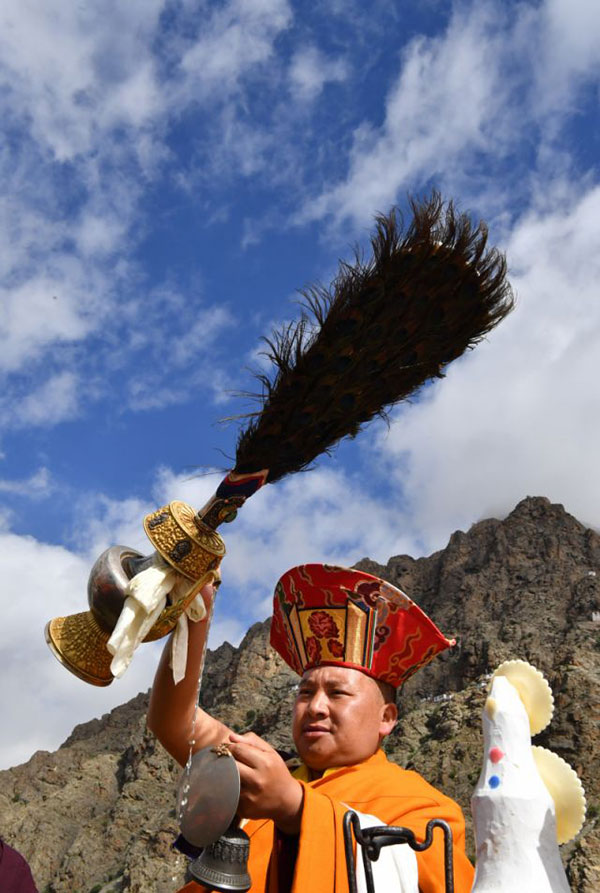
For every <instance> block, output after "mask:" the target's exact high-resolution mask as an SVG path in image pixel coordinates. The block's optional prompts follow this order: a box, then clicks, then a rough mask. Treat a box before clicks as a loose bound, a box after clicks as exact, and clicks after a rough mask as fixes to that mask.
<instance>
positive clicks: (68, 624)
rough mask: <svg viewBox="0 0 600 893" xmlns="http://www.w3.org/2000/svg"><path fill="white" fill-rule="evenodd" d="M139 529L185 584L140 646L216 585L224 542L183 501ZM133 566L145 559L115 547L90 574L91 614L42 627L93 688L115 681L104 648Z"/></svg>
mask: <svg viewBox="0 0 600 893" xmlns="http://www.w3.org/2000/svg"><path fill="white" fill-rule="evenodd" d="M144 529H145V531H146V533H147V535H148V538H149V539H150V541H151V542H152V545H153V546H154V548H155V549H156V551H157V552H158V553H159V555H160V556H161V558H162V559H164V561H166V562H167V564H168V565H169V566H170V567H171V568H172V569H173V570H175V571H177V573H178V574H180V575H181V577H183V578H184V579H186V580H188V581H190V584H189V586H177V587H175V588H174V589H173V590H172V591H173V592H176V593H177V598H176V599H175V600H174V602H173V603H172V604H169V603H167V605H166V606H165V607H164V609H163V610H162V611H161V613H160V614H159V616H158V618H157V619H156V621H155V623H154V625H153V626H152V627H151V629H150V630H149V632H148V633H147V634H146V635H145V636H144V639H143V641H144V642H151V641H154V640H155V639H160V638H162V637H163V636H166V635H168V634H169V633H170V632H171V631H172V630H173V629H174V628H175V626H176V625H177V621H178V619H179V617H180V616H181V614H182V613H183V612H184V611H186V610H187V608H188V607H189V606H190V605H191V604H192V602H193V600H194V598H195V597H196V595H197V594H198V593H199V592H200V590H201V589H202V587H203V586H204V585H205V584H206V583H208V582H212V581H217V580H219V578H220V577H219V566H220V564H221V560H222V558H223V556H224V554H225V543H224V542H223V539H222V538H221V537H220V536H219V534H218V533H217V532H216V531H215V530H212V529H211V528H210V527H208V526H207V525H205V524H203V523H202V521H201V520H199V519H198V517H197V515H196V513H195V512H194V510H193V508H192V507H191V506H189V505H187V504H186V503H184V502H178V501H175V502H171V503H169V505H167V506H164V507H162V508H160V509H158V510H157V511H155V512H152V513H151V514H149V515H147V516H146V517H145V518H144ZM136 561H137V562H139V561H141V562H144V561H145V562H146V563H147V562H148V561H149V559H144V557H143V556H142V555H140V553H139V552H136V551H135V550H131V549H127V548H126V547H120V546H115V547H112V548H111V549H109V550H107V551H106V552H105V553H103V555H102V556H100V558H99V559H98V561H97V562H96V565H94V568H93V569H92V572H91V574H90V582H89V584H88V600H89V604H90V610H89V611H83V612H81V613H80V614H71V615H67V616H65V617H55V618H54V619H53V620H50V621H49V623H48V624H47V625H46V629H45V636H46V642H47V643H48V646H49V648H50V650H51V651H52V653H53V654H54V656H55V657H56V658H57V659H58V660H59V661H60V662H61V663H62V664H63V666H65V667H66V668H67V669H68V670H70V671H71V672H72V673H74V674H75V675H76V676H78V677H79V678H80V679H83V680H84V681H85V682H89V683H91V684H92V685H98V686H104V685H110V683H111V682H112V681H113V679H114V676H113V674H112V672H111V669H110V666H111V662H112V660H113V656H112V654H111V653H110V652H109V651H108V649H107V642H108V640H109V639H110V637H111V634H112V632H113V631H114V628H115V626H116V624H117V622H118V620H119V617H120V614H121V610H122V608H123V606H124V604H125V600H126V599H127V597H128V596H129V594H130V593H129V592H128V584H129V582H130V581H131V580H132V579H133V577H134V576H135V574H136V571H135V570H134V569H133V565H132V564H131V562H136ZM181 577H179V580H180V581H181Z"/></svg>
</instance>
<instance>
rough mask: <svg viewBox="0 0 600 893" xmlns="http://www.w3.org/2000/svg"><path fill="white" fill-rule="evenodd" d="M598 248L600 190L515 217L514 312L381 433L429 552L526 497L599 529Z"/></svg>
mask: <svg viewBox="0 0 600 893" xmlns="http://www.w3.org/2000/svg"><path fill="white" fill-rule="evenodd" d="M598 245H600V187H596V188H594V189H591V190H589V191H588V192H583V193H582V194H580V195H577V194H573V192H572V194H571V202H570V203H568V204H562V205H561V206H560V208H555V209H554V210H553V211H549V210H548V209H545V210H543V211H536V210H535V209H532V210H531V211H530V212H528V213H527V214H525V215H524V216H523V218H522V219H521V220H520V221H518V223H517V225H516V227H515V229H514V231H513V232H512V234H511V236H510V238H509V241H508V244H507V246H506V247H507V251H508V257H509V259H510V262H511V268H512V270H513V273H512V281H513V284H514V286H515V288H516V291H517V295H518V303H517V309H516V310H515V311H514V312H513V314H512V315H511V316H510V317H509V318H508V319H507V320H506V321H505V322H503V323H502V324H501V326H500V327H499V328H498V330H497V331H496V332H494V333H493V334H492V335H491V336H490V337H489V342H488V343H484V344H482V345H480V346H479V347H478V348H476V349H475V351H474V352H473V353H472V354H469V355H468V356H467V357H466V358H465V359H464V360H462V361H460V362H459V363H458V364H455V365H454V366H453V367H451V369H450V372H449V374H448V377H447V378H446V379H445V380H444V381H442V382H440V383H438V384H437V385H436V386H435V387H434V388H433V389H431V390H430V391H429V392H428V393H427V394H426V395H425V396H424V398H423V399H422V401H421V402H420V403H419V404H417V405H413V406H411V407H410V408H409V409H408V410H407V411H405V412H401V413H400V414H399V416H398V418H397V421H396V422H395V423H394V424H393V426H392V429H391V431H390V433H389V435H388V436H387V437H385V438H381V439H380V443H379V448H380V449H381V451H382V455H383V457H384V460H385V462H386V467H388V468H389V469H390V471H391V473H393V472H394V467H395V466H396V465H397V464H398V463H399V462H400V461H401V466H399V468H398V471H397V475H396V476H397V480H398V485H399V486H400V485H401V486H402V487H403V492H404V496H405V503H404V504H405V508H406V514H407V517H410V518H411V519H412V524H413V525H414V528H415V530H416V533H417V535H419V536H420V537H421V538H422V540H423V542H424V544H425V549H426V550H427V551H429V550H432V549H436V548H441V547H442V546H443V545H445V542H446V540H447V537H448V535H449V533H450V532H452V530H454V529H456V528H457V527H461V528H463V529H464V528H465V527H468V526H470V524H471V523H472V522H473V521H474V520H476V519H479V518H482V517H497V516H498V515H500V516H502V515H504V514H506V513H507V512H508V511H510V510H511V509H512V508H513V507H514V505H515V504H516V503H517V502H518V501H519V500H520V499H522V498H523V497H525V496H527V495H543V496H547V497H549V498H550V499H551V500H553V501H555V502H562V503H564V504H565V506H566V508H567V509H568V510H569V511H570V512H572V513H573V514H575V515H576V516H577V517H578V518H580V519H581V520H582V521H584V522H587V523H590V524H592V525H596V526H600V510H599V508H598V500H597V498H596V494H597V492H598V487H599V486H600V470H599V466H598V461H597V449H596V445H597V443H598V440H599V438H600V395H599V394H598V389H597V387H596V381H597V375H596V369H597V353H598V351H597V347H598V341H599V339H600V307H599V305H598V300H597V282H598V281H599V277H600V260H599V253H598V250H597V248H598Z"/></svg>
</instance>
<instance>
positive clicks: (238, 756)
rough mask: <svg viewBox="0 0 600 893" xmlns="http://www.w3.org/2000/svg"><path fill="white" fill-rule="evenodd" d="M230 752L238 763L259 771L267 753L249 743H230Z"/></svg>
mask: <svg viewBox="0 0 600 893" xmlns="http://www.w3.org/2000/svg"><path fill="white" fill-rule="evenodd" d="M229 750H230V751H231V755H232V756H233V758H234V760H235V761H236V763H244V764H245V765H246V766H250V767H252V768H253V769H258V768H259V767H260V766H262V764H263V762H264V754H265V751H264V750H262V748H259V747H256V746H255V745H254V744H251V743H250V742H247V741H230V742H229Z"/></svg>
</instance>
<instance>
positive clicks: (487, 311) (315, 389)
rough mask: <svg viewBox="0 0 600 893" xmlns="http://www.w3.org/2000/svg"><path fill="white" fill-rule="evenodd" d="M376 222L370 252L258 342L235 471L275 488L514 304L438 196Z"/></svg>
mask: <svg viewBox="0 0 600 893" xmlns="http://www.w3.org/2000/svg"><path fill="white" fill-rule="evenodd" d="M411 207H412V211H413V217H412V221H411V223H410V225H409V226H408V228H407V229H406V231H403V224H402V218H401V216H400V215H399V213H398V212H397V211H396V210H395V209H394V210H392V211H391V212H390V213H389V214H388V215H387V216H384V215H380V216H378V217H377V218H376V229H375V233H374V235H373V236H372V238H371V246H372V257H371V258H370V259H369V260H367V261H366V262H365V261H363V259H362V258H361V257H360V255H359V254H358V252H357V255H356V259H355V263H354V264H353V265H350V264H347V263H344V262H341V263H340V269H339V273H338V275H337V277H336V279H335V280H334V281H333V283H332V285H331V287H330V288H329V289H327V288H324V287H321V286H313V287H311V288H308V289H306V290H305V291H303V292H302V294H303V297H304V302H303V310H302V313H301V316H300V318H299V320H298V321H297V322H296V323H293V324H290V325H287V326H285V327H284V328H283V329H282V330H281V331H279V332H276V333H274V334H273V335H272V336H271V337H270V338H265V339H264V340H265V342H266V344H267V356H268V357H269V358H270V360H271V362H272V364H273V374H272V375H271V376H270V377H269V376H268V375H258V376H257V377H258V379H259V381H260V382H261V385H262V395H260V397H259V399H260V402H261V406H260V408H259V409H258V410H257V411H256V413H254V414H253V415H252V417H251V420H250V422H249V423H248V424H247V425H246V427H245V428H244V430H242V432H241V433H240V436H239V439H238V444H237V449H236V457H235V472H236V473H238V474H247V473H251V472H255V471H257V470H258V469H269V472H268V476H267V478H266V480H267V481H269V482H273V481H277V480H279V479H280V478H282V477H284V476H285V475H287V474H290V473H293V472H297V471H300V470H302V469H304V468H306V467H307V466H308V465H310V463H311V462H313V461H314V459H315V458H316V457H317V456H318V455H319V454H320V453H323V452H326V451H328V450H330V449H331V448H332V447H333V446H334V445H335V444H336V443H337V442H338V441H339V440H341V439H342V438H343V437H346V436H350V437H354V436H355V435H356V434H357V433H358V432H359V430H360V429H361V427H362V426H363V425H365V424H366V423H367V422H369V421H370V420H371V419H372V418H373V417H374V416H376V415H384V414H385V412H386V410H387V409H389V408H390V407H391V406H393V405H394V404H396V403H398V402H399V401H401V400H405V399H406V398H408V397H410V396H411V395H413V394H414V393H415V391H416V390H417V389H418V388H419V387H421V386H422V385H423V384H424V383H425V382H427V381H429V380H431V379H433V378H436V377H442V376H443V374H444V369H445V367H446V366H447V365H448V364H449V363H451V362H452V360H454V359H456V358H457V357H459V356H460V355H461V354H463V353H464V352H465V350H467V349H468V348H471V347H473V346H474V345H476V344H477V343H478V342H479V341H480V340H481V339H482V338H483V337H484V336H485V335H486V334H487V333H488V332H489V331H490V330H491V329H492V328H493V327H494V326H495V325H496V324H497V323H498V322H500V320H502V319H503V318H504V317H505V316H506V315H507V313H509V311H510V310H511V309H512V307H513V294H512V290H511V288H510V285H509V283H508V281H507V279H506V261H505V258H504V256H503V255H502V254H501V253H500V252H498V251H497V250H496V249H494V248H491V249H489V248H488V247H487V239H488V233H487V227H486V226H485V224H484V223H479V224H478V225H477V226H474V225H473V224H472V222H471V220H470V218H469V217H468V216H467V215H466V214H458V213H457V212H456V211H455V209H454V206H453V204H452V202H449V203H448V204H444V203H443V201H442V199H441V197H440V195H439V194H438V193H433V195H432V196H431V198H430V199H428V200H426V201H425V202H423V203H418V202H417V201H416V200H414V199H413V200H412V201H411Z"/></svg>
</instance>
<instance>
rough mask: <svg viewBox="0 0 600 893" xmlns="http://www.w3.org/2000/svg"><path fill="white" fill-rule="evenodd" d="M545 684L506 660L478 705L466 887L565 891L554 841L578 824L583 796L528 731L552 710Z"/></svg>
mask: <svg viewBox="0 0 600 893" xmlns="http://www.w3.org/2000/svg"><path fill="white" fill-rule="evenodd" d="M553 710H554V704H553V698H552V692H551V691H550V687H549V685H548V683H547V682H546V680H545V679H544V677H543V676H542V674H541V673H540V672H539V671H538V670H536V669H535V667H532V666H531V664H528V663H526V662H525V661H520V660H515V661H506V662H505V663H504V664H502V665H501V666H500V667H498V669H497V670H496V672H495V673H494V676H493V678H492V683H491V690H490V694H489V696H488V698H487V700H486V702H485V707H484V710H483V736H484V757H483V768H482V771H481V775H480V776H479V781H478V782H477V786H476V788H475V792H474V794H473V798H472V801H471V807H472V812H473V821H474V825H475V840H476V845H477V861H476V871H475V880H474V883H473V887H472V893H518V891H525V893H569V889H570V888H569V884H568V881H567V877H566V875H565V871H564V868H563V866H562V862H561V858H560V853H559V850H558V844H560V843H566V842H567V841H568V840H570V839H571V838H572V837H574V836H575V834H577V833H578V831H579V830H580V829H581V826H582V824H583V820H584V817H585V797H584V793H583V788H582V785H581V782H580V781H579V778H578V777H577V775H576V773H575V772H574V771H573V769H572V768H571V767H570V766H569V765H568V763H565V761H564V760H562V759H561V758H560V757H558V756H557V755H556V754H555V753H552V751H549V750H546V748H543V747H532V746H531V736H532V735H536V734H537V733H538V732H540V731H542V729H544V728H545V727H546V726H547V725H548V723H549V722H550V719H551V718H552V713H553Z"/></svg>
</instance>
